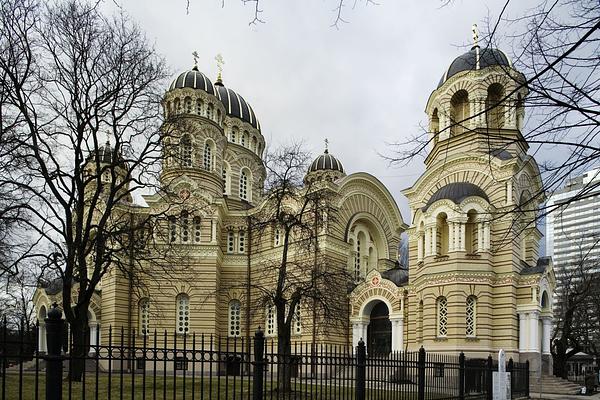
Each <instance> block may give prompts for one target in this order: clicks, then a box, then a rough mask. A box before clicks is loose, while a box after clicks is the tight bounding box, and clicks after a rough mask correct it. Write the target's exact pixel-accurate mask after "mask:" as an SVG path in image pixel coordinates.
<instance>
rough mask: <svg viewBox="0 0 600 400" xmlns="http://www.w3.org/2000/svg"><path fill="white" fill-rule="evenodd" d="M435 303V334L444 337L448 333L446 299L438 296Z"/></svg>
mask: <svg viewBox="0 0 600 400" xmlns="http://www.w3.org/2000/svg"><path fill="white" fill-rule="evenodd" d="M436 305H437V335H438V337H445V336H446V335H447V334H448V300H446V298H445V297H444V296H440V297H438V298H437V301H436Z"/></svg>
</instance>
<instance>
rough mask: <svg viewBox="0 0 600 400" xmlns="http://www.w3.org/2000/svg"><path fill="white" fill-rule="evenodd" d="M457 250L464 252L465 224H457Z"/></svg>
mask: <svg viewBox="0 0 600 400" xmlns="http://www.w3.org/2000/svg"><path fill="white" fill-rule="evenodd" d="M458 231H459V234H458V248H459V249H460V251H466V248H465V224H463V223H462V222H459V223H458Z"/></svg>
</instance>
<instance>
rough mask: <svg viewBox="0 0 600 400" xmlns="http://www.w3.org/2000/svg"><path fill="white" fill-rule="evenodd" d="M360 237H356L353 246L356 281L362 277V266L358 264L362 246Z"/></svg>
mask: <svg viewBox="0 0 600 400" xmlns="http://www.w3.org/2000/svg"><path fill="white" fill-rule="evenodd" d="M360 239H361V238H360V237H359V238H358V239H356V247H355V248H354V280H355V281H358V280H360V279H361V278H362V268H361V265H360V258H361V257H362V247H361V244H362V243H361V242H360ZM363 243H364V241H363Z"/></svg>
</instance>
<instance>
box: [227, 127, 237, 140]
mask: <svg viewBox="0 0 600 400" xmlns="http://www.w3.org/2000/svg"><path fill="white" fill-rule="evenodd" d="M237 136H238V128H237V127H235V126H234V127H233V128H231V135H230V138H229V140H230V142H231V143H236V141H237Z"/></svg>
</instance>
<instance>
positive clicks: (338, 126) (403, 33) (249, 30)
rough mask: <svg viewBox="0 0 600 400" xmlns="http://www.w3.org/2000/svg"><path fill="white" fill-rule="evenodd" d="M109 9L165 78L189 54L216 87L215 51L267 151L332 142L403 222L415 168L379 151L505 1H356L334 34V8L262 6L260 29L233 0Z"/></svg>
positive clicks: (403, 134)
mask: <svg viewBox="0 0 600 400" xmlns="http://www.w3.org/2000/svg"><path fill="white" fill-rule="evenodd" d="M114 1H115V2H116V3H117V4H120V5H122V7H123V8H124V9H125V10H126V11H127V12H128V13H129V14H130V15H131V16H132V17H133V19H134V20H136V21H137V22H138V23H139V24H140V26H141V27H142V29H144V30H145V31H146V33H147V35H148V37H149V38H150V39H151V40H154V41H155V43H156V47H157V50H158V51H159V52H160V53H162V54H163V55H164V56H165V58H166V59H167V61H168V63H169V65H170V67H171V70H172V72H173V77H175V76H176V75H177V74H179V73H180V72H181V71H184V70H186V69H190V68H191V67H192V66H193V59H192V55H191V53H192V52H193V51H197V52H198V54H199V55H200V59H199V62H198V65H199V68H200V70H201V71H203V72H204V73H205V74H207V75H208V76H209V77H210V78H211V79H213V81H214V79H215V78H216V74H217V67H216V62H215V60H214V57H215V55H216V54H218V53H221V54H222V55H223V58H224V59H225V65H224V71H223V80H224V84H225V85H226V86H227V87H230V88H232V89H234V90H235V91H237V92H238V93H239V94H241V95H242V96H243V97H244V98H245V99H246V100H247V101H248V102H249V103H250V104H251V105H252V107H253V108H254V111H255V113H256V115H257V117H258V119H259V121H260V122H261V127H262V133H263V135H264V136H265V139H266V140H267V142H268V143H269V145H271V146H277V145H278V144H281V143H283V142H289V141H292V140H299V139H301V140H304V141H305V142H306V144H307V146H308V148H309V149H310V150H312V151H313V152H314V155H315V156H316V155H318V154H319V153H321V152H322V151H323V147H324V144H323V140H324V139H325V138H328V139H329V141H330V151H331V153H332V154H334V155H335V156H336V157H337V158H339V159H340V161H341V162H342V163H343V165H344V168H345V169H346V171H347V173H353V172H358V171H365V172H369V173H371V174H373V175H375V176H376V177H377V178H379V179H380V180H381V181H382V182H383V183H384V184H385V185H386V186H387V187H388V189H389V190H390V192H391V193H392V195H393V196H394V197H395V199H396V201H397V202H398V204H399V206H400V209H401V212H402V215H403V218H404V220H405V221H406V222H407V223H410V214H409V209H408V205H407V202H406V200H405V198H404V196H403V195H402V194H401V193H400V190H402V189H404V188H406V187H409V186H411V185H412V184H413V182H414V181H415V180H416V178H417V177H418V176H419V174H421V173H422V171H423V169H424V168H423V165H422V162H421V160H416V161H415V162H414V163H413V164H412V165H411V166H410V167H404V168H398V167H393V166H392V167H391V166H389V165H388V162H387V161H386V160H384V159H383V158H382V157H381V156H380V155H379V154H380V153H386V154H390V152H391V150H390V149H389V148H388V147H387V146H386V143H389V142H396V141H401V140H403V139H406V138H408V137H410V136H411V135H413V134H415V133H417V132H418V130H419V124H420V123H423V122H424V121H425V114H424V112H423V110H424V108H425V103H426V101H427V98H428V97H429V95H430V93H431V91H432V90H433V89H435V87H436V85H437V83H438V81H439V79H440V77H441V76H442V74H443V72H444V70H445V69H446V68H447V67H448V65H449V64H450V62H451V61H452V60H453V59H454V57H456V56H458V55H460V54H461V53H462V52H464V51H465V50H466V48H467V47H466V46H469V44H470V41H471V25H472V24H473V23H478V24H479V25H480V26H482V25H484V20H485V19H486V18H487V17H488V16H491V17H494V16H497V15H498V13H499V12H500V10H501V9H502V7H503V5H504V3H505V1H499V0H489V1H481V0H462V1H461V0H456V1H454V2H453V3H452V4H450V5H448V6H445V7H441V5H442V2H441V1H439V0H421V1H413V0H377V2H378V3H379V4H378V5H365V3H364V2H363V1H362V0H358V1H357V4H356V7H355V8H354V9H353V8H352V7H351V6H349V7H347V8H346V9H345V10H344V16H345V19H347V20H348V21H349V23H347V24H342V25H341V26H340V29H335V28H332V27H331V24H332V23H333V21H334V20H335V14H334V12H333V8H334V6H335V4H336V1H335V0H293V1H292V0H285V1H284V0H261V8H262V10H263V12H262V13H261V14H260V17H261V18H262V19H263V20H265V23H259V24H255V25H251V26H249V22H250V21H251V20H252V19H253V12H254V10H253V4H247V5H246V6H244V5H242V2H241V1H240V0H225V4H224V7H222V2H221V0H189V1H190V6H189V13H188V12H187V10H186V0H177V1H165V0H144V1H141V0H114ZM349 2H350V3H352V0H350V1H349ZM524 3H530V1H527V2H526V1H520V2H519V4H518V7H524V6H525V4H524ZM107 4H108V6H109V7H111V8H112V7H113V6H112V4H111V3H110V2H109V3H107ZM509 12H510V13H511V15H513V16H515V15H517V14H518V12H519V10H516V9H512V10H510V11H509ZM461 46H463V47H461ZM504 50H505V51H506V52H507V53H509V54H510V53H511V50H512V49H504Z"/></svg>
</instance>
